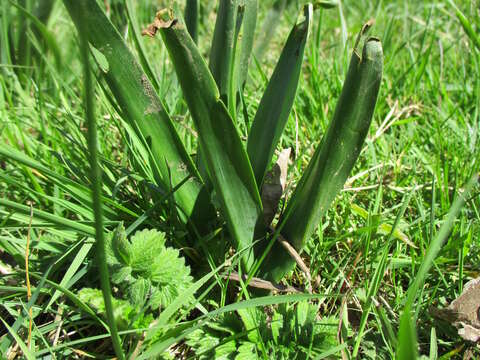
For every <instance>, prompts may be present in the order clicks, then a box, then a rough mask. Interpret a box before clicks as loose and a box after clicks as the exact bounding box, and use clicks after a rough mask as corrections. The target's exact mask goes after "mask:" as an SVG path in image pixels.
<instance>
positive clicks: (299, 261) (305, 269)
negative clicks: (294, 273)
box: [270, 227, 320, 293]
mask: <svg viewBox="0 0 480 360" xmlns="http://www.w3.org/2000/svg"><path fill="white" fill-rule="evenodd" d="M270 231H271V232H274V231H275V230H274V229H273V228H272V227H270ZM278 241H279V242H280V244H281V245H282V246H283V248H284V249H285V250H287V252H288V253H289V254H290V256H291V257H292V258H293V259H294V260H295V262H296V263H297V265H298V267H299V268H300V269H301V270H302V271H303V272H304V273H305V276H306V277H307V281H308V284H309V285H308V288H307V290H308V292H309V293H312V275H311V273H310V269H309V268H308V266H307V265H306V264H305V262H304V261H303V259H302V258H301V256H300V254H299V253H298V252H297V250H295V248H294V247H293V246H292V245H290V243H289V242H288V240H287V239H285V238H284V237H283V235H282V234H278ZM315 285H316V286H317V287H319V286H320V277H319V276H317V277H316V278H315Z"/></svg>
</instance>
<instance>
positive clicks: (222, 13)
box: [210, 0, 238, 104]
mask: <svg viewBox="0 0 480 360" xmlns="http://www.w3.org/2000/svg"><path fill="white" fill-rule="evenodd" d="M237 7H238V0H220V1H219V3H218V9H217V20H216V22H215V30H214V32H213V40H212V49H211V50H210V71H211V72H212V75H213V78H214V79H215V82H216V83H217V85H218V89H219V91H220V96H221V98H222V100H223V101H224V103H225V104H227V99H228V93H229V90H230V80H231V67H232V61H233V56H234V42H235V28H236V19H237Z"/></svg>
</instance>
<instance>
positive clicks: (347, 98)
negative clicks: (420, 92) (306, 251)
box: [263, 38, 383, 280]
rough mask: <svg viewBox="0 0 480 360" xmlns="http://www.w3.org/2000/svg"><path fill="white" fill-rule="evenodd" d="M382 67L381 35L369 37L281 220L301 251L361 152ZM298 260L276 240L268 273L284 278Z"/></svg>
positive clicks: (285, 232)
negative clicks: (328, 124) (326, 128)
mask: <svg viewBox="0 0 480 360" xmlns="http://www.w3.org/2000/svg"><path fill="white" fill-rule="evenodd" d="M382 67H383V52H382V45H381V43H380V41H379V40H378V39H376V38H369V39H367V40H366V42H365V45H364V47H363V53H362V56H360V55H359V54H358V52H357V50H356V49H355V50H354V51H353V55H352V59H351V61H350V66H349V68H348V73H347V77H346V79H345V83H344V85H343V89H342V93H341V95H340V99H339V100H338V104H337V106H336V109H335V114H334V117H333V120H332V122H331V123H330V126H329V128H328V130H327V133H326V134H325V136H324V138H323V139H322V143H321V144H320V146H319V147H318V148H317V150H316V151H315V154H314V155H313V158H312V160H311V161H310V164H309V165H308V167H307V170H306V172H305V174H304V175H303V176H302V178H301V180H300V183H299V184H298V186H297V188H296V189H295V191H294V193H293V195H292V198H291V200H290V201H289V203H288V205H287V209H286V210H285V215H284V216H283V218H282V219H281V220H280V221H281V223H280V227H281V233H282V235H283V236H284V237H285V238H286V239H287V240H288V241H289V242H290V243H291V244H292V245H293V246H294V247H295V249H297V251H301V250H302V248H303V246H304V244H305V242H306V241H307V240H308V238H309V237H310V236H311V235H312V233H313V231H314V229H315V227H316V226H317V225H318V223H319V221H320V219H321V217H322V216H323V215H324V214H325V212H326V211H327V209H328V207H329V205H330V203H331V202H332V200H333V199H334V198H335V196H336V194H337V193H338V192H339V191H340V189H341V188H342V187H343V185H344V183H345V181H346V179H347V177H348V175H349V174H350V172H351V170H352V168H353V166H354V164H355V162H356V160H357V158H358V156H359V154H360V151H361V149H362V144H363V142H364V140H365V137H366V136H367V133H368V129H369V127H370V123H371V120H372V116H373V111H374V109H375V104H376V101H377V95H378V91H379V88H380V83H381V78H382ZM293 265H294V261H293V260H292V258H291V257H290V255H288V254H287V253H286V252H285V251H284V250H283V249H282V248H281V247H280V246H279V245H278V244H275V246H274V247H273V248H272V250H271V252H270V254H269V257H268V258H267V260H266V262H265V265H264V268H263V273H264V275H265V276H267V277H269V278H271V279H274V280H279V279H281V278H282V277H283V275H284V274H285V273H286V272H287V271H288V270H290V269H291V268H292V267H293Z"/></svg>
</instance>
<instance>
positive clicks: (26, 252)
mask: <svg viewBox="0 0 480 360" xmlns="http://www.w3.org/2000/svg"><path fill="white" fill-rule="evenodd" d="M32 219H33V206H32V204H30V222H29V223H28V232H27V246H26V248H25V277H26V282H27V303H28V302H29V301H30V299H31V297H32V289H31V287H30V277H29V273H28V257H29V255H30V234H31V231H32ZM28 317H29V319H28V339H27V347H28V348H29V349H30V342H31V340H32V324H33V310H32V306H30V309H29V310H28Z"/></svg>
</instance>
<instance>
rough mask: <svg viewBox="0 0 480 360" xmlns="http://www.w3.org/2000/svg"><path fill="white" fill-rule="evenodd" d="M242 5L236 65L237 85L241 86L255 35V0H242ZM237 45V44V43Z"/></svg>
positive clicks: (244, 79)
mask: <svg viewBox="0 0 480 360" xmlns="http://www.w3.org/2000/svg"><path fill="white" fill-rule="evenodd" d="M240 6H241V7H243V20H242V29H241V32H240V35H239V39H241V46H240V48H241V53H240V61H239V65H238V67H237V71H238V76H237V81H238V86H239V87H240V89H241V88H243V87H244V86H245V82H246V81H247V76H248V65H249V63H250V55H251V54H252V48H253V39H254V36H255V29H256V27H257V9H258V4H257V0H243V3H242V2H241V3H240ZM237 46H238V45H237Z"/></svg>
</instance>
